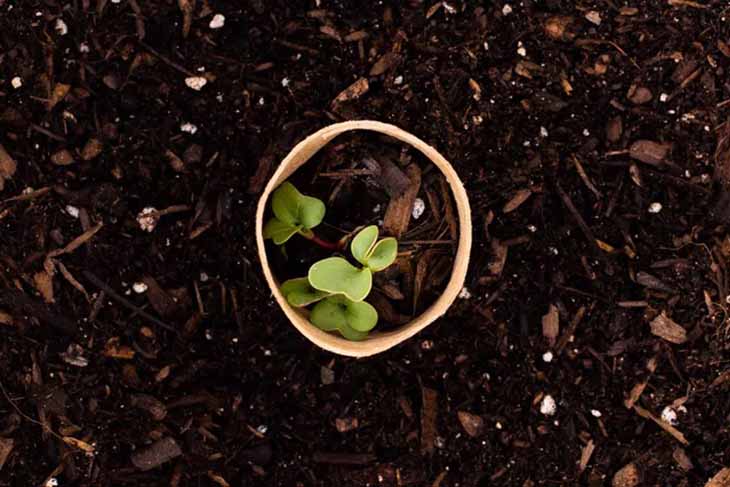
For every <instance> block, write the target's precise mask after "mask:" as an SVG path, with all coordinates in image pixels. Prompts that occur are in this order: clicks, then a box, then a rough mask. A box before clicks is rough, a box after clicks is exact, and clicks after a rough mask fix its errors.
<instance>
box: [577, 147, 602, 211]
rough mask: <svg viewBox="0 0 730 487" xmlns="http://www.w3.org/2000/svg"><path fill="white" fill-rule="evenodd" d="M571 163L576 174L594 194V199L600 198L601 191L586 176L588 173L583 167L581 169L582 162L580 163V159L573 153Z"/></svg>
mask: <svg viewBox="0 0 730 487" xmlns="http://www.w3.org/2000/svg"><path fill="white" fill-rule="evenodd" d="M573 164H575V169H576V170H577V171H578V175H579V176H580V178H581V179H582V180H583V183H585V185H586V186H587V187H588V189H590V190H591V191H592V192H593V194H594V195H596V199H599V200H600V199H601V192H600V191H598V189H596V187H595V186H594V185H593V182H592V181H591V179H590V178H589V177H588V174H586V171H585V169H583V164H581V163H580V160H578V158H577V157H576V156H575V155H574V156H573Z"/></svg>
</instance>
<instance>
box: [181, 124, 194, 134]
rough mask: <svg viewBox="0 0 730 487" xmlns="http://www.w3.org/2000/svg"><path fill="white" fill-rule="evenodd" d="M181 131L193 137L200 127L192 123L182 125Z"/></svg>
mask: <svg viewBox="0 0 730 487" xmlns="http://www.w3.org/2000/svg"><path fill="white" fill-rule="evenodd" d="M180 130H181V131H183V132H186V133H188V134H190V135H193V134H194V133H195V132H197V131H198V127H196V126H195V125H193V124H192V123H190V122H185V123H184V124H182V125H180Z"/></svg>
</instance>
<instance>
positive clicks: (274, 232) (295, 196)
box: [264, 182, 325, 245]
mask: <svg viewBox="0 0 730 487" xmlns="http://www.w3.org/2000/svg"><path fill="white" fill-rule="evenodd" d="M271 209H272V210H273V212H274V217H273V218H272V219H271V220H269V221H268V223H267V224H266V226H265V227H264V238H270V239H272V240H273V241H274V243H275V244H276V245H281V244H283V243H285V242H286V241H287V240H289V239H290V238H291V237H292V235H294V234H295V233H299V234H300V235H302V236H304V237H305V238H309V239H311V238H312V232H311V229H312V228H314V227H316V226H317V225H319V224H320V223H321V222H322V219H323V218H324V213H325V207H324V203H323V202H322V201H321V200H319V199H317V198H313V197H311V196H305V195H303V194H302V193H300V192H299V190H297V188H295V187H294V185H293V184H291V183H289V182H285V183H284V184H282V185H281V186H279V187H278V188H277V189H276V191H274V195H273V196H272V198H271Z"/></svg>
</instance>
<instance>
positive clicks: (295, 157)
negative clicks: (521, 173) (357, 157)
mask: <svg viewBox="0 0 730 487" xmlns="http://www.w3.org/2000/svg"><path fill="white" fill-rule="evenodd" d="M351 130H370V131H373V132H380V133H381V134H385V135H390V136H391V137H394V138H396V139H398V140H400V141H401V142H404V143H406V144H408V145H411V146H413V147H414V148H416V149H418V150H419V151H420V152H421V153H423V154H424V155H425V156H426V157H427V158H428V159H429V160H430V161H431V162H433V163H434V164H435V165H436V167H438V168H439V170H441V172H442V173H443V174H444V176H445V177H446V181H447V182H448V183H449V186H450V187H451V191H452V194H453V196H454V201H455V202H456V208H457V210H458V218H459V244H458V247H457V249H456V256H455V258H454V267H453V270H452V271H451V278H450V279H449V283H448V285H447V286H446V289H444V291H443V293H442V294H441V296H440V297H439V298H438V299H437V300H436V301H435V302H434V303H433V304H432V305H431V306H429V308H428V309H426V310H425V311H424V312H423V313H422V314H421V315H419V316H417V317H416V318H414V319H413V321H410V322H409V323H407V324H405V325H403V326H401V327H399V328H398V329H395V330H392V331H387V332H378V331H377V327H376V328H375V331H374V332H372V333H370V335H369V336H368V338H367V339H365V340H363V341H359V342H354V341H350V340H347V339H345V338H343V337H342V336H340V335H336V334H333V333H327V332H324V331H322V330H320V329H319V328H317V327H316V326H314V325H313V324H312V323H310V322H309V320H307V318H306V317H305V316H304V315H303V314H302V313H301V312H300V311H297V309H296V308H294V307H292V306H290V305H289V303H288V302H287V301H286V299H285V298H284V296H283V295H282V294H281V291H280V290H279V282H278V281H277V280H276V278H275V277H274V274H273V273H272V271H271V268H270V267H269V260H268V257H267V255H266V247H265V245H264V235H263V227H264V214H265V211H266V207H267V204H268V201H269V197H270V196H271V193H272V191H274V190H275V189H276V187H277V186H279V185H280V184H281V183H283V182H284V181H286V180H287V179H288V178H289V176H291V175H292V173H294V171H296V170H297V169H298V168H299V167H301V166H302V165H303V164H304V163H306V162H307V161H308V160H309V159H310V158H311V157H312V156H313V155H314V154H316V153H317V151H319V150H320V149H321V148H322V147H324V146H325V145H327V144H328V143H329V142H330V141H331V140H332V139H334V138H335V137H337V136H338V135H340V134H342V133H345V132H349V131H351ZM256 245H257V246H258V251H259V259H260V260H261V266H262V268H263V271H264V277H265V278H266V282H267V283H268V284H269V288H271V292H272V294H273V295H274V298H275V299H276V302H277V303H279V306H280V307H281V309H282V311H284V314H285V315H286V317H287V318H289V321H291V323H292V324H293V325H294V326H295V327H296V328H297V330H299V331H300V332H301V333H302V335H304V336H305V337H307V338H308V339H309V340H310V341H312V343H314V344H315V345H317V346H319V347H322V348H324V349H325V350H329V351H330V352H333V353H337V354H340V355H347V356H349V357H367V356H369V355H375V354H376V353H380V352H383V351H385V350H388V349H389V348H391V347H394V346H396V345H398V344H399V343H401V342H402V341H404V340H407V339H408V338H410V337H412V336H413V335H415V334H416V333H418V332H419V331H421V330H423V329H424V328H425V327H427V326H428V325H429V324H431V323H433V322H434V321H435V320H436V319H437V318H439V317H440V316H442V315H443V314H444V313H446V310H447V309H448V308H449V306H451V303H453V302H454V300H455V299H456V297H457V296H458V295H459V292H460V291H461V289H462V287H463V286H464V279H465V278H466V271H467V268H468V265H469V254H470V252H471V210H470V208H469V199H468V198H467V195H466V191H465V190H464V185H463V184H462V182H461V180H460V179H459V176H458V175H457V174H456V171H454V168H453V167H451V164H449V162H448V161H447V160H446V159H444V157H443V156H442V155H441V154H439V153H438V151H437V150H436V149H434V148H433V147H431V146H430V145H428V144H426V143H425V142H424V141H422V140H421V139H419V138H418V137H416V136H415V135H413V134H411V133H409V132H406V131H405V130H402V129H400V128H398V127H396V126H395V125H390V124H387V123H382V122H376V121H371V120H356V121H349V122H342V123H336V124H334V125H329V126H327V127H325V128H323V129H320V130H318V131H317V132H315V133H314V134H312V135H310V136H309V137H307V138H306V139H304V140H303V141H302V142H300V143H299V144H297V145H296V147H294V148H293V149H292V150H291V152H289V154H288V155H287V156H286V157H285V158H284V160H283V161H281V164H280V165H279V167H278V168H277V169H276V171H275V172H274V174H273V176H272V177H271V179H270V180H269V182H268V183H267V184H266V188H265V189H264V192H263V194H262V195H261V198H260V199H259V204H258V208H257V210H256Z"/></svg>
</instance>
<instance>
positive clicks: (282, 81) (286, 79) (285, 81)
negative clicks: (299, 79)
mask: <svg viewBox="0 0 730 487" xmlns="http://www.w3.org/2000/svg"><path fill="white" fill-rule="evenodd" d="M290 82H291V80H290V79H289V78H282V80H281V86H283V87H284V88H286V87H287V86H289V83H290Z"/></svg>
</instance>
